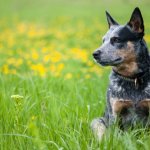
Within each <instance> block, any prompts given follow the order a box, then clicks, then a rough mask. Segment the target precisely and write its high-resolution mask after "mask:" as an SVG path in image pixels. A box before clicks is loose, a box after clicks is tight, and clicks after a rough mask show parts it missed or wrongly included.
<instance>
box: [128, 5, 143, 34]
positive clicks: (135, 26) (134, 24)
mask: <svg viewBox="0 0 150 150" xmlns="http://www.w3.org/2000/svg"><path fill="white" fill-rule="evenodd" d="M128 25H129V26H130V27H131V29H132V31H133V32H136V33H144V22H143V17H142V14H141V11H140V9H139V8H138V7H136V8H135V9H134V11H133V13H132V15H131V18H130V21H129V22H128Z"/></svg>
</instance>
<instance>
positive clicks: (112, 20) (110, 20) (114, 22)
mask: <svg viewBox="0 0 150 150" xmlns="http://www.w3.org/2000/svg"><path fill="white" fill-rule="evenodd" d="M106 17H107V22H108V25H109V28H110V27H111V26H112V25H118V23H117V22H116V21H115V20H114V19H113V18H112V17H111V15H110V14H109V13H108V12H107V11H106Z"/></svg>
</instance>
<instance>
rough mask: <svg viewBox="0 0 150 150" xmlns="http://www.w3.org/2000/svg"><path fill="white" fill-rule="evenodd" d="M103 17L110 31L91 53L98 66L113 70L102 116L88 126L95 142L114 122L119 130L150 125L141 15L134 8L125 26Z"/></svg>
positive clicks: (149, 59) (149, 65)
mask: <svg viewBox="0 0 150 150" xmlns="http://www.w3.org/2000/svg"><path fill="white" fill-rule="evenodd" d="M106 16H107V21H108V25H109V30H108V32H107V33H106V34H105V36H104V37H103V44H102V45H101V46H100V47H99V48H97V49H96V51H95V52H94V53H93V57H94V59H95V60H96V61H97V63H99V64H101V65H102V66H112V72H111V75H110V84H109V87H108V90H107V102H106V109H105V113H104V115H103V117H101V118H97V119H94V120H93V121H92V123H91V127H92V130H93V132H94V134H95V135H96V136H97V137H98V139H101V138H102V136H103V134H104V132H105V130H106V129H107V128H108V127H109V126H110V125H112V124H114V123H116V121H117V123H118V126H119V128H120V129H122V130H126V129H128V128H133V127H135V126H137V125H138V127H144V128H145V127H149V125H150V121H149V120H150V117H149V112H150V111H149V110H150V56H149V52H148V48H147V45H146V42H145V40H144V39H143V36H144V22H143V18H142V15H141V12H140V10H139V8H135V9H134V11H133V13H132V15H131V18H130V20H129V22H128V23H127V24H126V25H119V24H118V23H117V22H116V21H115V20H114V19H113V18H112V17H111V16H110V14H109V13H108V12H106Z"/></svg>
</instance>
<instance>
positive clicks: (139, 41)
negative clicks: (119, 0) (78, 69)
mask: <svg viewBox="0 0 150 150" xmlns="http://www.w3.org/2000/svg"><path fill="white" fill-rule="evenodd" d="M106 16H107V21H108V25H109V30H108V32H107V33H106V34H105V35H104V37H103V44H102V45H101V46H100V47H99V48H98V49H96V51H95V52H94V53H93V57H94V59H95V60H96V61H97V62H98V63H99V64H101V65H102V66H113V68H114V69H116V70H117V71H118V72H119V71H123V72H124V71H125V72H127V70H128V72H127V74H126V76H130V74H132V73H135V72H137V71H138V62H137V61H139V60H138V57H140V55H141V53H143V52H142V51H143V49H144V47H146V45H145V42H144V40H143V36H144V23H143V18H142V15H141V12H140V10H139V8H135V9H134V11H133V13H132V15H131V18H130V20H129V22H128V23H127V24H126V25H119V24H118V23H117V22H116V21H115V20H114V19H113V18H112V17H111V16H110V14H109V13H108V12H106ZM145 52H146V50H145Z"/></svg>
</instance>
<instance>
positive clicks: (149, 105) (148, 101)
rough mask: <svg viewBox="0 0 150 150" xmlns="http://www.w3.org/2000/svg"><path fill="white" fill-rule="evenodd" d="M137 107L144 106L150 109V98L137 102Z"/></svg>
mask: <svg viewBox="0 0 150 150" xmlns="http://www.w3.org/2000/svg"><path fill="white" fill-rule="evenodd" d="M138 107H144V108H149V109H150V99H145V100H142V101H140V102H139V104H138Z"/></svg>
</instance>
